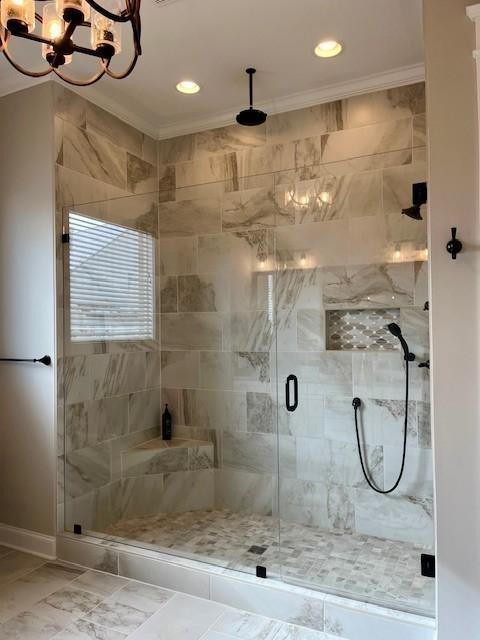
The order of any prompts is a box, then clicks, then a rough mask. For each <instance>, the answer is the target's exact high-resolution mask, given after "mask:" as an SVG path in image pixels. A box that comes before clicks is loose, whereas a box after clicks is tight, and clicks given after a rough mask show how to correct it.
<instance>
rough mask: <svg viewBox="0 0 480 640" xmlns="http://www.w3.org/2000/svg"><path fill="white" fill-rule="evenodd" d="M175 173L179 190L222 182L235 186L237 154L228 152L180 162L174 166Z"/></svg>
mask: <svg viewBox="0 0 480 640" xmlns="http://www.w3.org/2000/svg"><path fill="white" fill-rule="evenodd" d="M240 153H244V152H243V151H242V152H240ZM175 172H176V181H177V188H179V189H181V188H183V187H189V186H194V185H201V184H208V183H210V182H218V181H223V180H228V181H232V182H233V184H234V186H236V182H237V179H238V164H237V153H235V152H230V153H224V154H219V155H213V156H209V157H201V158H199V159H198V160H195V161H193V162H182V163H180V164H177V165H176V166H175Z"/></svg>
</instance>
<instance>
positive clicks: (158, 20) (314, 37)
mask: <svg viewBox="0 0 480 640" xmlns="http://www.w3.org/2000/svg"><path fill="white" fill-rule="evenodd" d="M128 35H129V34H128V31H127V29H126V28H125V27H124V34H123V38H124V40H127V36H128ZM328 37H333V38H335V39H337V40H339V41H341V42H342V43H343V44H344V51H343V52H342V54H341V55H340V56H338V57H337V58H330V59H319V58H317V57H316V56H315V55H314V54H313V48H314V46H315V45H316V44H317V43H318V41H320V40H322V39H324V38H328ZM21 44H22V45H23V48H22V50H21V53H22V56H23V61H26V60H27V59H29V58H30V59H31V60H32V61H37V56H38V55H39V50H38V48H36V47H37V45H36V44H33V43H27V45H26V46H25V45H24V41H22V42H21ZM142 45H143V52H144V53H143V55H142V57H141V58H140V59H139V62H138V64H137V67H136V69H135V70H134V72H133V74H132V75H131V76H130V77H129V78H127V79H126V80H121V81H115V80H111V79H109V78H107V79H103V80H101V81H100V82H99V83H97V84H96V85H93V86H92V87H87V88H84V89H79V92H80V93H81V94H82V95H84V96H85V97H87V98H90V99H92V100H93V101H95V102H97V103H98V104H101V105H102V106H104V107H106V108H109V109H110V110H111V111H113V112H114V113H116V114H117V115H120V117H123V118H124V119H126V120H128V121H130V122H131V123H132V124H135V125H136V126H139V127H140V128H142V129H143V130H144V131H147V132H148V133H150V134H154V135H159V136H160V137H166V136H167V135H168V136H169V135H172V134H175V133H186V132H188V131H193V130H198V129H202V128H207V127H210V126H215V124H217V125H219V124H225V123H226V122H228V121H231V120H232V119H233V117H234V115H235V113H236V112H237V111H238V110H239V109H240V108H243V107H244V106H246V103H247V77H246V75H245V73H244V70H245V68H246V67H247V66H255V67H256V68H257V70H258V73H257V75H256V77H255V98H256V102H258V104H259V105H260V106H262V108H265V109H266V110H267V111H269V112H270V113H272V112H279V111H282V110H288V109H292V108H299V107H302V106H307V105H308V104H314V103H315V102H320V101H322V99H323V100H325V99H332V98H335V97H341V96H343V95H348V93H356V92H359V91H365V90H369V89H374V88H383V87H385V86H392V85H394V84H401V83H405V82H409V81H415V80H418V79H421V77H422V74H423V66H422V65H423V34H422V0H240V1H238V0H143V4H142ZM125 53H127V52H125ZM122 55H123V54H122ZM127 57H128V56H127ZM127 57H126V58H125V62H126V61H127ZM84 63H85V61H84V60H83V59H82V60H81V61H80V64H84ZM86 63H87V64H91V61H90V59H88V60H87V61H86ZM77 64H78V62H77ZM72 66H73V65H72ZM36 68H38V64H37V66H36ZM182 79H193V80H195V81H196V82H198V83H199V84H200V85H201V87H202V90H201V92H200V93H199V94H197V95H193V96H188V95H182V94H180V93H178V92H177V91H176V90H175V84H176V83H177V82H178V81H179V80H182ZM27 84H30V81H29V80H28V79H27V78H24V77H23V76H22V77H20V76H19V74H18V73H17V72H15V71H14V70H13V69H12V68H11V67H10V66H9V65H8V63H7V62H6V61H5V59H4V58H3V56H2V57H1V60H0V94H1V93H7V92H9V91H12V90H16V89H18V88H22V87H23V86H27ZM2 89H3V90H2Z"/></svg>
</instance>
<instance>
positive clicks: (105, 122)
mask: <svg viewBox="0 0 480 640" xmlns="http://www.w3.org/2000/svg"><path fill="white" fill-rule="evenodd" d="M87 131H92V132H94V133H96V134H99V135H100V136H102V137H104V138H107V139H108V140H110V142H113V144H115V145H117V146H120V147H123V148H124V149H127V150H128V151H130V152H131V153H134V154H135V155H136V156H138V157H141V156H142V150H143V141H144V134H143V133H142V132H141V131H139V130H138V129H135V128H134V127H132V126H131V125H129V124H127V123H126V122H123V120H120V119H119V118H116V117H115V116H113V115H112V114H111V113H109V112H108V111H105V110H104V109H101V108H100V107H97V105H95V104H93V103H92V102H88V101H87Z"/></svg>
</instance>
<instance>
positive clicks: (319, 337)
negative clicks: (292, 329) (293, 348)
mask: <svg viewBox="0 0 480 640" xmlns="http://www.w3.org/2000/svg"><path fill="white" fill-rule="evenodd" d="M297 345H298V349H299V350H300V351H323V350H324V349H325V312H324V311H321V310H319V309H301V310H299V311H297Z"/></svg>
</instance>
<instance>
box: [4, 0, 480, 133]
mask: <svg viewBox="0 0 480 640" xmlns="http://www.w3.org/2000/svg"><path fill="white" fill-rule="evenodd" d="M475 7H478V8H479V14H478V15H479V17H480V4H479V5H473V7H469V9H470V8H475ZM424 80H425V67H424V65H423V64H418V65H414V66H410V67H401V68H399V69H393V70H391V71H387V72H385V73H378V74H374V75H369V76H364V77H363V78H359V79H357V80H354V81H350V82H343V83H338V84H332V85H329V86H326V87H320V88H318V89H313V90H311V91H302V92H300V93H293V94H290V95H287V96H284V97H281V98H276V99H275V100H270V101H268V102H263V103H260V104H257V105H256V106H257V108H259V109H262V110H263V111H266V112H267V113H268V114H269V115H275V114H277V113H285V112H287V111H295V110H296V109H304V108H308V107H313V106H314V105H316V104H322V103H325V102H331V101H333V100H341V99H342V98H349V97H351V96H355V95H360V94H362V93H369V92H371V91H381V90H383V89H392V88H394V87H399V86H402V85H406V84H413V83H414V82H422V81H424ZM42 82H58V83H59V84H61V85H62V86H65V85H64V83H62V82H61V81H60V80H58V79H56V78H41V79H39V80H36V79H34V78H28V77H26V76H22V75H20V74H18V77H15V79H14V80H11V81H7V82H3V81H2V88H1V91H0V96H4V95H7V94H9V93H15V92H16V91H21V90H23V89H27V88H28V87H31V86H34V85H36V84H41V83H42ZM68 89H70V90H71V91H74V92H75V93H78V95H80V96H82V97H83V98H85V99H86V100H90V101H91V102H93V103H94V104H96V105H97V106H99V107H101V108H102V109H105V111H108V112H109V113H111V114H112V115H114V116H116V117H117V118H119V119H120V120H123V122H126V123H127V124H129V125H131V126H132V127H135V129H138V130H139V131H142V132H143V133H146V134H147V135H149V136H151V137H152V138H156V139H158V140H165V139H167V138H175V137H177V136H182V135H187V134H190V133H196V132H197V131H206V130H208V129H217V128H218V127H224V126H226V125H231V124H233V123H234V117H235V114H236V113H238V112H239V111H241V109H243V108H244V107H245V105H240V106H237V107H232V108H230V109H228V110H222V111H219V112H216V113H214V114H211V115H209V116H204V117H201V118H188V119H183V120H178V121H176V122H172V123H170V124H166V125H162V126H161V127H157V126H155V124H154V123H152V122H149V121H147V120H145V119H144V118H141V117H140V116H138V115H137V114H136V113H134V112H133V111H132V110H131V109H126V108H124V107H122V106H121V105H120V104H119V103H118V101H116V100H114V99H113V98H110V97H109V96H108V95H104V94H103V92H102V91H101V90H99V88H97V87H89V88H88V92H87V91H84V90H83V91H82V90H79V89H78V88H76V87H74V86H70V85H68Z"/></svg>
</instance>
